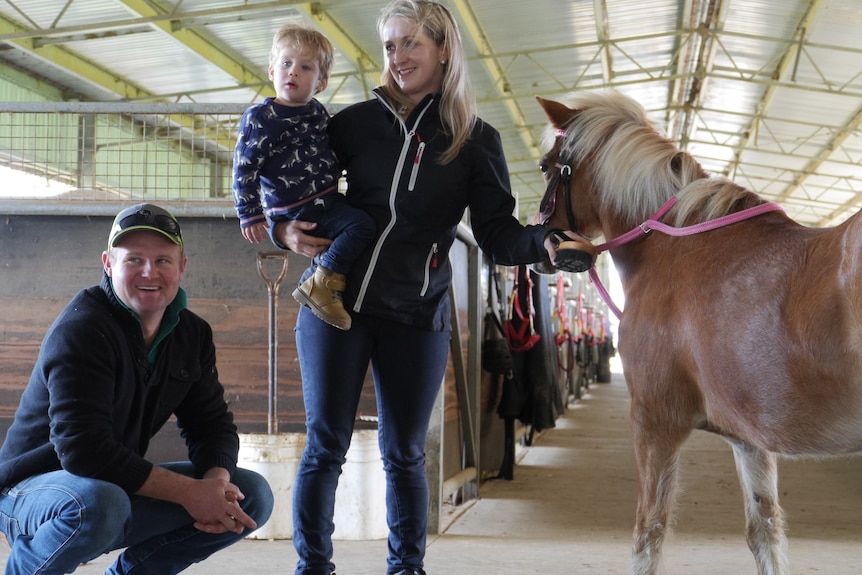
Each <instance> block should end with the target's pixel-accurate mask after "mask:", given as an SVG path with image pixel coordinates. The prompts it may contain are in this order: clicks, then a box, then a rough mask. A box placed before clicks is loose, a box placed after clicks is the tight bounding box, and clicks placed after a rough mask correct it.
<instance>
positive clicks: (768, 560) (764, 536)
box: [727, 439, 790, 575]
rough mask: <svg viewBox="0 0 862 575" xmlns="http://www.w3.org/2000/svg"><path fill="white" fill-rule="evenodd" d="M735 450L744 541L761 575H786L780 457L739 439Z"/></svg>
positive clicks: (729, 440) (785, 538)
mask: <svg viewBox="0 0 862 575" xmlns="http://www.w3.org/2000/svg"><path fill="white" fill-rule="evenodd" d="M727 441H728V443H730V445H731V446H732V447H733V457H734V460H735V461H736V473H737V475H739V483H740V485H741V486H742V497H743V501H744V502H745V540H746V541H747V542H748V548H749V549H751V552H752V553H753V554H754V560H755V562H756V563H757V573H758V575H787V574H788V573H790V571H789V570H788V566H787V537H786V536H785V534H784V516H783V514H782V512H781V506H780V505H779V503H778V458H777V457H776V456H775V454H774V453H769V452H768V451H764V450H762V449H760V448H759V447H755V446H753V445H750V444H748V443H745V442H742V441H738V440H731V439H728V440H727Z"/></svg>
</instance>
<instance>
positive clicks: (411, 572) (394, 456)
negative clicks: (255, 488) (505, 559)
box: [273, 0, 556, 575]
mask: <svg viewBox="0 0 862 575" xmlns="http://www.w3.org/2000/svg"><path fill="white" fill-rule="evenodd" d="M378 29H379V32H380V38H381V40H382V42H383V53H384V56H385V59H386V69H385V71H384V73H383V80H382V86H380V87H379V88H377V89H376V90H375V97H374V99H372V100H369V101H366V102H362V103H359V104H356V105H353V106H351V107H348V108H346V109H345V110H343V111H341V112H339V113H338V114H336V115H335V116H333V118H332V121H331V123H330V138H331V144H332V146H333V148H334V149H335V152H336V155H337V156H338V159H339V162H340V163H341V165H342V166H344V167H345V169H346V170H347V186H348V187H347V198H348V200H349V201H350V202H351V204H353V205H354V206H356V207H360V208H362V209H363V210H365V211H366V212H367V213H369V214H371V216H372V217H373V218H374V219H375V222H376V224H377V236H376V238H375V241H374V242H373V244H372V246H371V248H370V249H368V250H366V251H365V253H364V254H363V256H362V257H360V258H359V260H358V264H357V265H355V266H354V267H353V268H352V270H351V272H350V273H349V274H348V282H347V285H348V287H347V290H346V291H345V293H344V302H345V308H346V309H348V310H349V311H350V312H351V315H352V319H353V326H352V328H351V330H350V331H341V330H338V329H333V328H332V327H331V326H329V325H327V324H326V323H324V322H322V321H320V320H319V319H317V318H316V317H315V316H314V315H313V314H311V313H307V312H306V310H305V309H302V310H300V313H299V318H298V320H297V325H296V340H297V347H298V351H299V358H300V367H301V370H302V381H303V392H304V400H305V410H306V422H307V428H308V444H307V447H306V449H305V452H304V454H303V456H302V460H301V462H300V466H299V471H298V474H297V478H296V483H295V484H294V487H293V495H294V500H293V509H294V528H295V533H294V537H293V542H294V546H295V547H296V550H297V553H298V555H299V562H298V565H297V569H296V573H297V575H331V574H332V573H333V572H334V569H335V566H334V564H333V563H332V541H331V535H332V532H333V509H334V504H335V490H336V486H337V482H338V476H339V474H340V471H341V465H342V464H343V463H344V456H345V454H346V452H347V448H348V446H349V443H350V438H351V434H352V432H353V424H354V421H355V417H356V411H357V404H358V401H359V397H360V392H361V390H362V384H363V381H364V379H365V374H366V372H367V370H368V366H369V364H370V366H371V369H372V373H373V375H374V384H375V390H376V394H377V409H378V416H379V424H378V430H379V438H380V449H381V455H382V458H383V465H384V469H385V471H386V505H387V521H388V525H389V530H390V534H389V546H388V547H389V556H388V558H387V570H386V573H387V574H388V575H396V574H398V575H421V574H424V573H425V572H424V570H423V568H424V556H425V531H426V528H427V522H428V517H427V510H428V484H427V481H426V477H425V436H426V433H427V431H428V424H429V421H430V417H431V411H432V408H433V406H434V402H435V399H436V397H437V392H438V390H439V388H440V382H441V381H442V380H443V376H444V373H445V371H446V366H447V363H448V354H449V331H450V324H449V320H450V305H451V304H450V301H449V297H448V291H447V290H448V288H449V284H450V282H451V280H452V270H451V267H450V264H449V249H450V247H451V246H452V243H453V241H454V239H455V233H456V228H457V226H458V223H459V222H460V221H461V219H462V216H463V215H464V211H465V210H466V209H467V208H469V209H470V221H471V225H472V228H473V232H474V234H475V236H476V240H477V241H478V242H479V245H480V247H481V248H482V250H484V251H485V253H487V254H488V255H489V256H490V257H491V258H493V259H494V261H495V262H497V263H499V264H502V265H516V264H521V263H532V262H538V261H542V260H545V259H548V258H550V260H551V261H554V259H555V257H556V251H555V249H554V243H553V242H552V241H551V239H549V238H548V236H549V234H550V230H548V229H546V228H543V227H541V226H526V227H525V226H523V225H521V224H520V223H519V222H518V220H517V219H516V218H515V217H513V216H512V212H513V210H514V207H515V200H514V198H513V197H512V194H511V190H510V187H509V178H508V171H507V168H506V160H505V158H504V156H503V148H502V144H501V142H500V137H499V134H498V132H497V131H496V130H495V129H494V128H492V127H491V126H489V125H488V124H486V123H484V122H483V121H482V120H481V119H479V118H478V117H477V116H476V104H475V100H474V97H473V93H472V89H471V87H470V82H469V79H468V77H467V68H466V62H465V58H464V51H463V48H462V46H461V38H460V35H459V31H458V27H457V24H456V22H455V20H454V19H453V18H452V15H451V13H450V12H449V11H448V10H447V9H446V8H445V7H444V6H442V5H441V4H439V3H437V2H433V1H430V0H396V1H394V2H392V3H391V4H389V5H388V6H386V7H385V8H384V9H383V10H382V12H381V13H380V17H379V20H378ZM313 229H314V226H313V224H311V223H308V222H298V221H292V222H283V223H279V224H278V225H277V227H276V228H275V230H274V234H273V236H274V238H275V239H276V241H277V243H281V244H282V245H283V247H287V248H289V249H291V250H293V251H295V252H297V253H300V254H304V255H307V256H309V257H314V256H316V255H317V254H319V253H320V252H321V250H323V249H325V247H326V246H327V245H328V242H327V240H324V239H321V238H318V237H314V236H313V235H310V234H309V233H307V232H309V231H311V230H313ZM312 268H313V266H312ZM312 273H313V272H312V269H311V268H310V269H309V270H307V271H306V272H305V276H309V275H311V274H312ZM348 570H349V569H348Z"/></svg>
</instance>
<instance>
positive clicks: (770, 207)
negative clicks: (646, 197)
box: [589, 197, 784, 319]
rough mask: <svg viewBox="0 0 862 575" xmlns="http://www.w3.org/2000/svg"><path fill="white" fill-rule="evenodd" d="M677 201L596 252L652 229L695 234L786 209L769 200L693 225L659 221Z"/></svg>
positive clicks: (595, 278)
mask: <svg viewBox="0 0 862 575" xmlns="http://www.w3.org/2000/svg"><path fill="white" fill-rule="evenodd" d="M675 203H676V197H672V198H671V199H669V200H668V201H667V202H666V203H665V205H663V206H662V207H661V208H660V209H659V211H657V212H656V213H655V215H654V216H653V217H651V218H649V219H648V220H646V221H645V222H644V223H642V224H641V225H639V226H637V227H636V228H634V229H633V230H631V231H629V232H627V233H625V234H623V235H621V236H619V237H616V238H614V239H612V240H610V241H609V242H605V243H603V244H601V245H599V246H596V254H597V255H598V254H600V253H602V252H603V251H606V250H609V249H612V248H615V247H617V246H621V245H623V244H626V243H628V242H630V241H632V240H633V239H635V238H637V237H640V236H645V235H646V234H648V233H650V232H651V231H652V230H658V231H660V232H662V233H665V234H667V235H669V236H690V235H694V234H699V233H701V232H706V231H709V230H714V229H717V228H721V227H724V226H727V225H730V224H735V223H736V222H741V221H742V220H747V219H749V218H753V217H754V216H759V215H760V214H765V213H766V212H774V211H782V212H783V211H784V208H782V207H781V206H779V205H778V204H776V203H774V202H767V203H765V204H760V205H758V206H754V207H753V208H748V209H747V210H742V211H741V212H736V213H733V214H730V215H727V216H723V217H720V218H717V219H715V220H710V221H708V222H701V223H699V224H695V225H693V226H685V227H682V228H675V227H673V226H669V225H667V224H665V223H662V222H660V221H659V220H660V219H661V218H662V217H663V216H664V215H665V214H666V213H667V211H668V210H669V209H671V207H673V205H674V204H675ZM589 273H590V281H592V282H593V284H594V285H595V286H596V291H598V292H599V296H601V298H602V300H603V301H604V302H605V303H606V304H607V306H608V307H609V308H610V310H611V311H612V312H614V315H615V316H617V319H619V318H620V317H621V316H622V312H621V311H620V309H619V308H618V307H617V306H616V305H614V302H613V301H612V300H611V296H610V294H609V293H608V290H607V289H605V286H604V284H603V283H602V280H601V278H599V274H598V273H597V272H596V268H595V266H593V267H591V268H590V272H589Z"/></svg>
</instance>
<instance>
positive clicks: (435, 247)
mask: <svg viewBox="0 0 862 575" xmlns="http://www.w3.org/2000/svg"><path fill="white" fill-rule="evenodd" d="M431 267H432V268H436V267H437V244H434V255H433V256H432V257H431Z"/></svg>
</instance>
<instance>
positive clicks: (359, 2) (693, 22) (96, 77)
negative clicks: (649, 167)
mask: <svg viewBox="0 0 862 575" xmlns="http://www.w3.org/2000/svg"><path fill="white" fill-rule="evenodd" d="M443 1H444V3H445V4H446V5H447V6H449V7H450V8H451V9H452V11H453V13H454V14H455V15H456V17H457V19H458V21H459V24H460V26H461V30H462V35H463V36H464V40H465V47H466V49H467V52H468V56H469V60H470V68H471V78H472V80H473V82H474V84H475V88H476V92H477V94H478V96H479V99H480V114H481V116H482V117H483V118H484V119H485V120H486V121H488V122H490V123H491V124H493V125H494V126H495V127H496V128H497V129H499V130H500V132H501V134H502V136H503V139H504V146H505V150H506V155H507V159H508V161H509V166H510V171H511V174H512V182H513V189H514V190H515V192H516V193H517V194H518V195H519V198H520V203H521V206H522V213H523V214H528V213H529V212H531V211H533V210H534V209H535V207H536V205H537V203H538V200H539V198H540V196H541V194H542V192H543V187H544V186H543V183H542V180H541V177H540V174H539V172H538V170H537V168H536V164H537V161H538V158H539V156H540V155H541V152H542V151H543V150H542V149H541V138H542V132H543V129H544V127H545V117H544V115H543V113H542V111H541V109H540V108H539V107H538V105H537V104H536V103H535V100H534V96H536V95H541V96H544V97H549V98H552V99H558V100H563V101H564V100H565V99H566V97H567V95H568V94H569V93H571V92H573V91H576V90H598V89H605V88H615V89H618V90H620V91H622V92H624V93H626V94H628V95H630V96H632V97H634V98H635V99H637V100H638V101H639V102H640V103H641V104H642V105H643V106H644V107H645V108H646V109H647V110H648V111H649V113H650V115H651V117H652V118H653V119H654V121H655V122H656V123H657V124H658V125H659V127H661V128H662V129H663V130H665V131H666V132H667V133H668V135H669V136H670V137H672V138H674V139H675V140H676V141H678V142H679V143H680V145H682V146H683V147H684V148H685V149H687V150H688V151H689V152H691V153H692V154H693V155H694V156H695V157H696V158H697V159H698V160H700V161H701V163H702V164H703V166H704V167H705V168H706V169H707V170H709V171H712V172H715V173H723V174H727V175H729V176H731V177H733V178H734V179H735V180H737V181H738V182H739V183H741V184H743V185H745V186H747V187H749V188H751V189H753V190H754V191H756V192H758V193H760V194H762V195H763V196H765V197H766V198H767V199H769V200H775V201H779V202H780V203H782V205H783V206H784V207H785V209H786V210H787V212H788V213H789V215H790V216H791V217H794V218H795V219H797V220H798V221H800V222H802V223H805V224H809V225H813V226H823V225H831V224H834V223H836V222H838V221H840V220H842V219H844V218H845V217H846V216H847V215H848V214H849V213H851V212H854V211H856V210H857V209H858V207H859V206H860V205H862V183H860V182H862V179H860V176H862V168H860V160H862V131H861V130H860V127H859V126H860V124H862V99H860V96H862V57H860V56H862V34H859V30H860V27H862V5H860V3H859V2H858V0H711V1H710V0H687V1H683V2H679V1H678V0H576V1H563V0H532V1H531V2H524V1H523V0H443ZM382 4H383V2H382V1H376V0H375V1H368V0H329V1H324V2H320V3H293V2H277V1H273V0H27V1H26V3H22V2H18V3H14V4H13V3H0V46H2V47H0V63H2V62H5V63H6V64H8V65H11V66H13V67H15V68H17V69H20V70H25V71H27V73H28V74H29V75H31V76H32V77H33V78H35V79H38V80H40V81H41V82H43V83H44V84H50V85H52V86H54V87H56V88H58V89H59V90H60V91H57V92H56V93H57V94H62V95H63V96H64V97H66V98H79V99H83V100H95V101H109V100H123V99H128V100H147V101H165V102H191V101H193V102H207V103H220V102H224V103H229V102H241V103H251V102H252V101H255V100H257V99H260V98H261V97H262V95H264V94H269V93H270V86H269V82H268V80H267V73H266V67H267V58H268V52H269V46H270V42H271V38H272V35H273V34H274V32H275V30H276V29H277V28H278V26H280V25H281V24H282V23H284V22H285V21H287V20H289V19H292V18H301V19H303V20H307V21H309V22H311V23H313V24H315V25H317V26H319V27H320V28H321V29H323V30H324V31H325V32H327V33H328V34H330V35H331V37H332V38H333V39H335V40H336V42H335V43H336V45H337V48H338V49H339V54H338V57H337V59H336V65H335V69H334V73H333V77H332V78H331V80H330V83H329V88H328V89H327V90H326V92H324V93H323V94H321V99H322V100H323V101H325V102H328V103H336V104H346V103H351V102H354V101H358V100H362V99H365V98H367V97H368V96H369V90H370V89H371V88H372V87H374V86H375V85H376V84H377V81H378V78H379V67H380V65H381V64H382V52H381V48H380V42H379V39H378V37H377V31H376V27H375V24H376V19H377V14H378V11H379V9H380V7H381V6H382Z"/></svg>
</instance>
